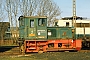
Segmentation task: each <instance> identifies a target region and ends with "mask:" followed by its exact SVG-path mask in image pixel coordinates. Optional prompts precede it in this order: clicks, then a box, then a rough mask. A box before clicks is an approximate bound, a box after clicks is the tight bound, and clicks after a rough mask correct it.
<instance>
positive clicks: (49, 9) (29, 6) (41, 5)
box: [20, 0, 60, 26]
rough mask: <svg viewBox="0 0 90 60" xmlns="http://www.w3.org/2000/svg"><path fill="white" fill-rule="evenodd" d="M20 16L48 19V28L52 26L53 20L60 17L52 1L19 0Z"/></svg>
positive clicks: (57, 8) (58, 10)
mask: <svg viewBox="0 0 90 60" xmlns="http://www.w3.org/2000/svg"><path fill="white" fill-rule="evenodd" d="M20 1H21V2H20V11H21V13H22V15H28V16H32V15H38V16H47V17H48V26H50V24H53V21H54V19H55V18H56V17H57V16H60V9H59V7H58V6H57V5H56V3H54V2H53V0H20Z"/></svg>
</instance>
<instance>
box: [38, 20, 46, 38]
mask: <svg viewBox="0 0 90 60" xmlns="http://www.w3.org/2000/svg"><path fill="white" fill-rule="evenodd" d="M37 22H38V24H37V38H38V39H46V38H47V19H46V18H38V20H37Z"/></svg>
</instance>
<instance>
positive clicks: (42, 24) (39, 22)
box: [38, 18, 45, 26]
mask: <svg viewBox="0 0 90 60" xmlns="http://www.w3.org/2000/svg"><path fill="white" fill-rule="evenodd" d="M38 25H39V26H45V19H44V18H40V19H38Z"/></svg>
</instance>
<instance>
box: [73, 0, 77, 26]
mask: <svg viewBox="0 0 90 60" xmlns="http://www.w3.org/2000/svg"><path fill="white" fill-rule="evenodd" d="M72 26H73V27H76V0H73V20H72Z"/></svg>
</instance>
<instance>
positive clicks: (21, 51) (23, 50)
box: [20, 44, 25, 54]
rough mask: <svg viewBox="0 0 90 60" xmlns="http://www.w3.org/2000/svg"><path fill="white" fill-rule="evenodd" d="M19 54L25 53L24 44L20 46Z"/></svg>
mask: <svg viewBox="0 0 90 60" xmlns="http://www.w3.org/2000/svg"><path fill="white" fill-rule="evenodd" d="M20 53H23V54H24V53H25V49H24V44H22V45H21V46H20Z"/></svg>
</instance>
